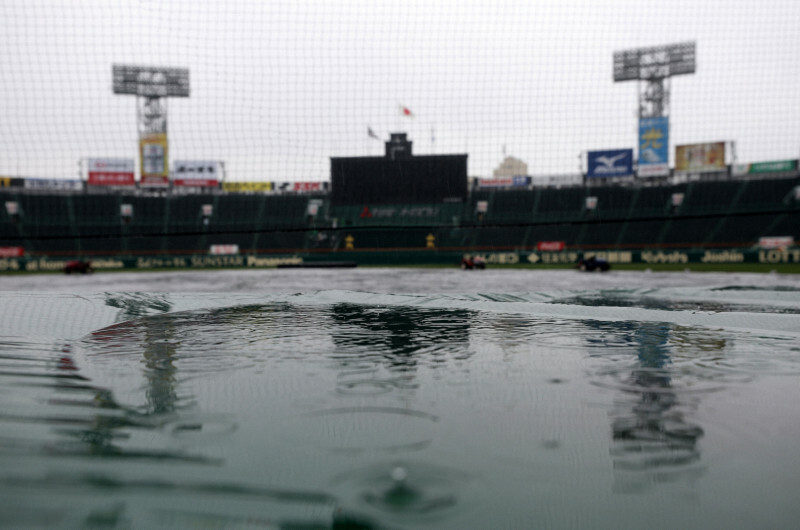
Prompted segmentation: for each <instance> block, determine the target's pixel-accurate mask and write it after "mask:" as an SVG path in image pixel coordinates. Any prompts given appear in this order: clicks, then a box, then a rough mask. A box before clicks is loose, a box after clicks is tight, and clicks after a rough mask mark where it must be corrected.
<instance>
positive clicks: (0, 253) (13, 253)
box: [0, 247, 25, 258]
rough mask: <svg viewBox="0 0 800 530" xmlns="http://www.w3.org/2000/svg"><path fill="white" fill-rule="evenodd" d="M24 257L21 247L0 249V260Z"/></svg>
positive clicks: (23, 250)
mask: <svg viewBox="0 0 800 530" xmlns="http://www.w3.org/2000/svg"><path fill="white" fill-rule="evenodd" d="M24 255H25V249H24V248H23V247H0V258H21V257H22V256H24Z"/></svg>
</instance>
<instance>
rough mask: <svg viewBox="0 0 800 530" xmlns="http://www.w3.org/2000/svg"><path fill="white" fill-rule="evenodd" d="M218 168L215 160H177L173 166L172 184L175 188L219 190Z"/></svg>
mask: <svg viewBox="0 0 800 530" xmlns="http://www.w3.org/2000/svg"><path fill="white" fill-rule="evenodd" d="M218 166H219V163H218V162H217V161H215V160H176V161H175V163H174V164H173V166H172V183H173V184H174V185H175V186H191V187H194V188H217V187H219V179H218V171H217V168H218Z"/></svg>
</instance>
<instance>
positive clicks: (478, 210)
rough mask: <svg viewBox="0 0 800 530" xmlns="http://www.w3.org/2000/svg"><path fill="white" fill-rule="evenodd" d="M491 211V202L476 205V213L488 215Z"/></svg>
mask: <svg viewBox="0 0 800 530" xmlns="http://www.w3.org/2000/svg"><path fill="white" fill-rule="evenodd" d="M488 211H489V201H478V202H476V203H475V212H476V213H486V212H488Z"/></svg>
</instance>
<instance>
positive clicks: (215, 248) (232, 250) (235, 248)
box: [209, 245, 239, 256]
mask: <svg viewBox="0 0 800 530" xmlns="http://www.w3.org/2000/svg"><path fill="white" fill-rule="evenodd" d="M238 253H239V245H211V248H210V249H209V254H211V255H212V256H228V255H236V254H238Z"/></svg>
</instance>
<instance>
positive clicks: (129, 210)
mask: <svg viewBox="0 0 800 530" xmlns="http://www.w3.org/2000/svg"><path fill="white" fill-rule="evenodd" d="M119 214H120V215H121V216H122V217H133V205H132V204H120V205H119Z"/></svg>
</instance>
